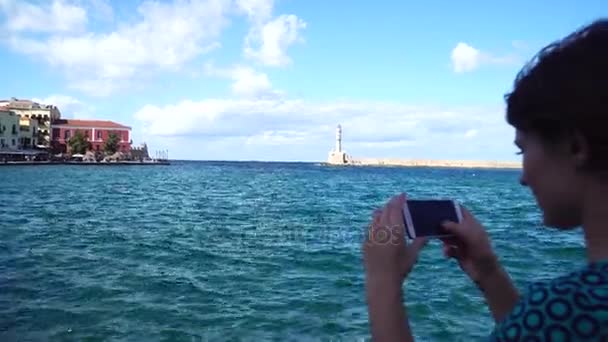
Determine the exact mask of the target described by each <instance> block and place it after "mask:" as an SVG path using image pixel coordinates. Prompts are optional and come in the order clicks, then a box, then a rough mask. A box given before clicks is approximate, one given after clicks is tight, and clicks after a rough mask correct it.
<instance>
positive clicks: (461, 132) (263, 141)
mask: <svg viewBox="0 0 608 342" xmlns="http://www.w3.org/2000/svg"><path fill="white" fill-rule="evenodd" d="M496 113H499V111H498V110H497V111H496ZM134 117H135V119H136V120H137V121H138V122H140V124H141V127H142V130H143V135H145V136H148V137H157V138H158V137H160V138H171V137H188V138H189V139H191V140H193V141H194V140H196V141H208V142H209V141H217V140H224V139H234V138H238V139H242V143H243V144H248V145H256V144H258V145H281V146H283V147H284V148H288V146H290V145H301V144H309V145H311V146H312V145H315V144H317V145H318V144H319V143H320V142H322V144H323V145H322V148H323V149H325V148H327V149H328V148H329V147H330V145H331V144H332V143H333V142H332V139H333V138H332V137H333V134H334V133H333V132H334V129H335V126H336V125H337V124H338V123H340V124H341V125H342V127H343V136H344V141H345V146H349V147H352V148H355V149H358V148H361V149H365V148H371V147H382V148H387V147H390V148H395V147H399V146H401V147H403V146H425V145H427V144H428V145H437V144H442V143H443V144H445V145H446V146H451V147H452V146H453V145H452V144H453V141H462V137H463V136H465V135H468V136H469V138H471V139H472V138H476V135H474V134H472V133H471V128H470V127H484V131H487V132H492V130H495V129H496V127H504V123H503V122H502V119H503V118H502V115H499V114H496V115H493V116H488V115H487V112H486V111H485V110H482V109H460V110H452V111H445V110H441V109H439V108H425V107H412V106H406V105H403V104H399V103H375V102H361V103H357V102H336V103H313V102H306V101H303V100H290V99H284V98H278V99H232V100H231V99H206V100H201V101H183V102H179V103H177V104H174V105H169V106H164V107H159V106H153V105H148V106H145V107H143V108H141V109H140V110H139V111H137V112H136V113H135V115H134ZM177 117H179V120H176V119H175V118H177ZM441 125H449V126H451V127H452V128H453V129H452V131H450V132H446V131H445V130H443V129H441V128H437V127H441ZM485 138H487V137H485ZM467 143H468V144H471V142H470V141H469V142H467ZM347 149H348V147H347Z"/></svg>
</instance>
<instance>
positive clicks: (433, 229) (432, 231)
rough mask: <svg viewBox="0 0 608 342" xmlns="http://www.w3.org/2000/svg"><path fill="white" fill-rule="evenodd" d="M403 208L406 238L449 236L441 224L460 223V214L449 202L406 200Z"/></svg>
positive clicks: (452, 203) (452, 202) (453, 203)
mask: <svg viewBox="0 0 608 342" xmlns="http://www.w3.org/2000/svg"><path fill="white" fill-rule="evenodd" d="M406 206H407V208H404V209H405V210H404V215H405V222H406V226H407V229H406V231H407V233H408V236H409V237H410V238H411V239H413V238H416V237H422V236H449V235H450V234H449V233H448V232H446V231H445V229H444V228H443V227H442V226H441V223H442V222H443V221H445V220H449V221H452V222H460V217H461V215H460V213H459V211H458V210H457V208H456V206H455V202H454V201H451V200H408V201H407V202H406Z"/></svg>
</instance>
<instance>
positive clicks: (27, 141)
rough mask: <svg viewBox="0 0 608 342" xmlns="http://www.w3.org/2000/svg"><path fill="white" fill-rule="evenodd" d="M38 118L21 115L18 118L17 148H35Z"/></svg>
mask: <svg viewBox="0 0 608 342" xmlns="http://www.w3.org/2000/svg"><path fill="white" fill-rule="evenodd" d="M39 136H40V135H39V134H38V120H37V119H32V118H28V117H25V116H21V117H20V118H19V148H22V149H30V148H31V149H35V148H36V146H38V137H39Z"/></svg>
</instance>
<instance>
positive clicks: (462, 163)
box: [324, 158, 522, 170]
mask: <svg viewBox="0 0 608 342" xmlns="http://www.w3.org/2000/svg"><path fill="white" fill-rule="evenodd" d="M324 164H325V165H328V166H391V167H437V168H463V169H477V168H483V169H514V170H517V169H521V168H522V165H521V163H520V162H506V161H473V160H422V159H410V160H407V159H388V158H387V159H380V158H359V159H354V160H348V161H347V162H345V163H342V164H341V163H336V162H325V163H324Z"/></svg>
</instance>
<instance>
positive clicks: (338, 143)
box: [336, 125, 342, 153]
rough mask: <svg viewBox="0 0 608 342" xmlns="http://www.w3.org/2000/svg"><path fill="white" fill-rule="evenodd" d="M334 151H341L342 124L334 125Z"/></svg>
mask: <svg viewBox="0 0 608 342" xmlns="http://www.w3.org/2000/svg"><path fill="white" fill-rule="evenodd" d="M336 152H338V153H340V152H342V126H340V125H338V127H336Z"/></svg>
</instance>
